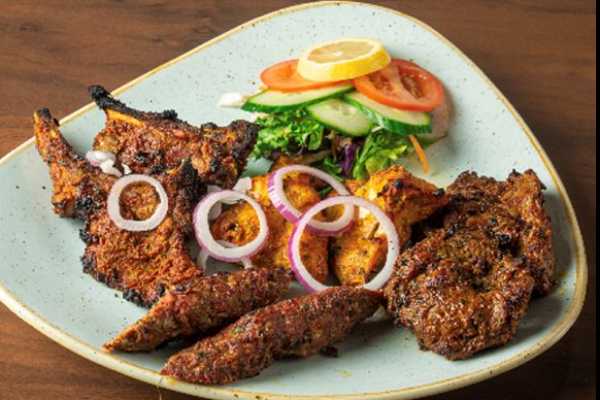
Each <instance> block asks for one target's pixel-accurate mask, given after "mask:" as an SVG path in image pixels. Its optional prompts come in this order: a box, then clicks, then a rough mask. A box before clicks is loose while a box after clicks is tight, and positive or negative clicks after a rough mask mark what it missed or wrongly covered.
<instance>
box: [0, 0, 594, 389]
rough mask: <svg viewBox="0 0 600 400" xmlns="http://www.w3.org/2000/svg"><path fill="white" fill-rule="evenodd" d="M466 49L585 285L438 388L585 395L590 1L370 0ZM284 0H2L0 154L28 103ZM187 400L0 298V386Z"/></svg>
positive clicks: (109, 76) (200, 38) (135, 69)
mask: <svg viewBox="0 0 600 400" xmlns="http://www.w3.org/2000/svg"><path fill="white" fill-rule="evenodd" d="M379 3H381V4H383V5H386V6H389V7H392V8H395V9H398V10H401V11H403V12H406V13H408V14H411V15H413V16H415V17H417V18H420V19H422V20H423V21H425V22H427V23H429V24H430V25H432V26H433V27H434V28H436V29H437V30H439V31H440V32H441V33H442V34H444V35H445V36H446V37H448V38H449V39H450V40H451V41H453V42H454V43H455V44H456V45H457V46H458V47H460V48H461V49H462V50H463V51H464V52H465V53H466V54H467V55H468V56H469V57H471V58H472V59H473V60H474V61H475V62H476V63H477V64H478V65H479V66H480V67H481V68H482V69H483V70H484V71H485V72H486V73H487V74H488V75H489V76H490V78H491V79H492V80H493V81H494V82H495V83H496V84H497V85H498V86H499V88H500V89H501V90H502V91H503V92H504V93H505V94H506V96H507V97H508V98H509V99H510V100H511V101H512V102H513V104H514V105H515V107H516V108H517V109H518V110H519V111H520V112H521V113H522V115H523V117H524V118H525V120H526V121H527V122H528V123H529V124H530V126H531V128H532V129H533V131H534V132H535V133H536V135H537V137H538V138H539V140H540V141H541V142H542V144H543V146H544V147H545V149H546V150H547V152H548V154H549V156H550V158H551V159H552V160H553V162H554V163H555V165H556V167H557V169H558V172H559V174H560V175H561V177H562V179H563V181H564V183H565V185H566V187H567V190H568V192H569V194H570V196H571V199H572V201H573V203H574V206H575V209H576V211H577V214H578V217H579V221H580V223H581V227H582V229H583V235H584V239H585V242H586V246H587V251H588V260H589V271H590V284H589V288H588V296H587V301H586V304H585V308H584V310H583V313H582V314H581V316H580V317H579V320H578V321H577V322H576V324H575V326H574V327H573V328H572V329H571V330H570V331H569V333H568V334H567V335H566V336H565V337H564V338H563V339H562V340H561V341H560V342H559V343H558V344H557V345H555V346H554V347H553V348H552V349H550V350H549V351H547V352H546V353H544V354H543V355H541V356H540V357H538V358H537V359H535V360H534V361H532V362H529V363H528V364H526V365H524V366H521V367H519V368H517V369H515V370H513V371H510V372H508V373H506V374H504V375H501V376H499V377H497V378H494V379H491V380H488V381H486V382H483V383H480V384H477V385H473V386H471V387H468V388H465V389H461V390H457V391H454V392H452V393H449V394H445V395H442V396H439V397H438V398H439V399H442V398H444V399H471V398H473V399H480V398H485V399H510V398H528V399H544V400H547V399H591V398H595V392H596V378H595V376H596V305H595V303H596V302H595V299H596V283H595V282H596V244H595V243H596V39H595V33H596V5H595V2H594V1H591V0H589V1H564V0H553V1H550V0H547V1H544V0H540V1H533V0H532V1H516V0H512V1H483V0H482V1H476V0H461V1H458V0H457V1H440V0H431V1H381V2H379ZM291 4H294V2H293V1H276V0H263V1H249V0H240V1H223V0H213V1H166V0H165V1H161V0H152V1H128V0H120V1H117V0H115V1H92V0H86V1H58V0H57V1H49V0H46V1H25V0H14V1H13V0H0V95H1V97H0V98H1V100H0V156H2V155H4V154H5V153H6V152H8V151H9V150H11V149H12V148H14V147H15V146H17V145H18V144H19V143H21V142H23V141H24V140H26V139H27V138H29V137H30V136H31V134H32V133H31V113H32V111H33V110H34V109H35V108H38V107H40V106H51V107H52V110H53V112H54V113H55V115H57V116H60V117H62V116H64V115H66V114H68V113H69V112H71V111H73V110H75V109H77V108H79V107H80V106H81V105H83V104H85V103H87V102H88V101H89V99H88V96H87V92H86V90H85V88H86V86H87V85H88V84H91V83H102V84H103V85H105V86H106V87H108V88H116V87H118V86H120V85H121V84H123V83H125V82H127V81H129V80H131V79H133V78H135V77H136V76H138V75H140V74H142V73H143V72H145V71H147V70H149V69H151V68H153V67H155V66H157V65H159V64H161V63H163V62H165V61H167V60H169V59H171V58H173V57H175V56H177V55H179V54H181V53H182V52H184V51H186V50H189V49H190V48H192V47H195V46H196V45H198V44H200V43H202V42H204V41H206V40H208V39H210V38H212V37H214V36H216V35H218V34H220V33H222V32H225V31H227V30H229V29H231V28H233V27H235V26H236V25H238V24H240V23H242V22H244V21H246V20H248V19H250V18H254V17H256V16H259V15H262V14H264V13H267V12H270V11H273V10H276V9H279V8H282V7H285V6H288V5H291ZM159 398H162V399H165V400H166V399H171V400H175V399H185V398H188V397H187V396H184V395H180V394H176V393H172V392H169V391H165V390H160V391H159V390H158V389H157V388H155V387H152V386H150V385H146V384H144V383H140V382H137V381H134V380H132V379H129V378H127V377H124V376H121V375H119V374H116V373H114V372H111V371H109V370H107V369H104V368H102V367H100V366H97V365H95V364H93V363H92V362H90V361H87V360H85V359H83V358H80V357H79V356H77V355H75V354H73V353H71V352H70V351H68V350H66V349H64V348H62V347H60V346H59V345H57V344H55V343H54V342H52V341H51V340H50V339H47V338H46V337H45V336H43V335H41V334H39V333H37V332H36V331H35V330H34V329H33V328H31V327H29V326H28V325H27V324H25V323H24V322H22V321H21V320H19V319H18V318H17V317H16V316H15V315H13V314H11V313H10V312H9V311H8V310H7V309H6V308H5V307H4V306H2V305H0V399H7V400H8V399H11V400H19V399H28V400H29V399H159Z"/></svg>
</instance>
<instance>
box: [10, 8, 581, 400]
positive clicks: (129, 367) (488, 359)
mask: <svg viewBox="0 0 600 400" xmlns="http://www.w3.org/2000/svg"><path fill="white" fill-rule="evenodd" d="M341 36H367V37H374V38H379V39H380V40H381V41H383V43H384V44H385V45H386V47H387V48H388V49H389V50H390V52H391V53H392V54H393V55H395V56H398V57H402V58H409V59H414V60H416V61H417V62H418V63H419V64H421V65H423V66H424V67H426V68H427V69H429V70H431V71H432V72H434V73H435V74H436V75H437V76H439V77H440V78H441V80H442V81H443V82H444V83H445V84H446V86H447V88H448V90H449V92H450V93H451V95H452V97H453V100H454V103H455V106H456V115H455V118H454V120H453V123H452V127H451V131H450V132H451V134H450V137H449V138H448V139H446V140H444V141H443V142H441V143H440V144H437V145H434V146H433V147H432V148H431V150H430V151H429V154H430V158H431V160H432V161H433V167H434V172H433V174H432V175H430V176H429V177H428V179H430V180H432V181H434V182H436V183H437V184H439V185H445V184H447V183H449V182H450V181H451V180H452V179H454V178H455V177H456V176H457V174H458V173H459V172H461V171H463V170H465V169H474V170H476V171H478V172H479V173H481V174H486V175H490V176H494V177H496V178H505V177H506V176H507V174H508V173H509V172H510V171H511V170H512V169H513V168H516V169H519V170H523V169H525V168H533V169H535V171H536V172H537V173H538V174H539V176H540V178H541V180H542V181H543V183H544V184H545V185H546V186H547V187H548V190H547V191H546V198H547V209H548V211H549V213H550V214H551V216H552V220H553V226H554V231H555V236H554V241H555V248H556V257H557V259H558V269H559V271H558V276H559V282H558V287H557V288H556V290H554V292H553V293H552V294H551V295H550V296H548V297H546V298H543V299H541V300H536V301H534V302H533V303H532V304H531V307H530V311H529V313H528V314H527V316H526V318H525V319H524V320H523V322H522V324H521V326H520V328H519V332H518V334H517V336H516V337H515V338H514V340H513V341H512V342H510V343H509V344H508V345H507V346H504V347H502V348H499V349H495V350H491V351H487V352H485V353H483V354H480V355H478V356H476V357H474V358H472V359H470V360H467V361H460V362H449V361H446V360H445V359H444V358H442V357H439V356H437V355H435V354H432V353H428V352H423V351H420V350H419V348H418V346H417V342H416V341H415V338H414V337H413V336H412V335H411V333H410V332H408V331H406V330H404V329H397V328H393V327H392V326H390V324H389V323H385V322H380V323H369V324H366V325H365V326H363V327H361V328H360V329H359V330H358V332H356V334H355V335H353V336H352V338H350V339H349V340H348V341H346V342H345V343H344V344H343V345H341V346H340V350H341V351H340V355H341V356H340V357H339V358H337V359H333V358H323V357H321V356H314V357H311V358H309V359H306V360H295V361H282V362H277V363H275V365H273V366H272V367H271V368H269V369H268V370H267V371H265V372H264V373H262V374H261V375H260V376H258V377H256V378H252V379H248V380H244V381H242V382H239V383H237V384H234V385H228V386H221V387H209V386H201V385H190V384H185V383H182V382H177V381H175V380H172V379H167V378H163V377H161V376H160V375H159V374H158V371H159V369H160V367H161V365H162V364H163V362H164V361H165V359H166V358H167V356H168V350H163V351H159V352H155V353H152V354H138V355H123V354H114V355H113V354H106V353H103V352H102V351H101V350H100V346H101V344H102V343H103V342H104V341H106V340H107V339H108V338H110V337H112V336H113V335H114V334H115V333H116V332H117V331H119V330H120V329H121V328H122V327H124V326H125V325H127V324H129V323H131V322H133V321H134V320H136V319H137V318H138V317H140V316H141V315H142V314H143V313H144V310H143V309H140V308H138V307H136V306H135V305H133V304H131V303H128V302H126V301H124V300H122V299H121V297H120V296H118V295H117V293H116V292H115V291H113V290H111V289H108V288H107V287H105V286H103V285H101V284H99V283H97V282H95V281H94V280H92V278H90V277H89V276H88V275H85V274H83V273H82V272H81V265H80V262H79V256H80V255H81V254H82V251H83V244H82V243H81V241H80V240H79V238H78V235H77V233H78V229H79V228H80V224H79V223H78V222H76V221H72V220H68V219H59V218H57V217H56V216H55V215H53V213H52V211H51V209H50V188H51V184H50V182H49V179H48V171H47V168H46V166H45V165H44V164H43V163H42V162H41V160H40V158H39V157H38V155H37V152H36V150H35V148H34V145H33V141H32V140H29V141H27V142H26V143H24V144H23V145H21V146H20V147H18V148H17V149H15V150H14V151H13V152H11V153H10V154H8V155H7V156H6V157H4V158H3V159H2V160H1V161H0V193H1V194H0V196H1V197H0V237H2V240H0V254H1V255H2V260H1V261H0V300H2V302H3V303H4V304H6V306H8V308H10V309H11V310H12V311H13V312H14V313H15V314H17V315H18V316H19V317H21V318H22V319H24V320H25V321H27V322H28V323H29V324H31V325H32V326H34V327H35V328H36V329H38V330H39V331H40V332H42V333H43V334H45V335H47V336H48V337H50V338H52V339H53V340H55V341H57V342H58V343H60V344H62V345H63V346H65V347H67V348H68V349H70V350H72V351H74V352H76V353H78V354H80V355H81V356H83V357H86V358H88V359H90V360H92V361H94V362H96V363H98V364H101V365H103V366H105V367H107V368H110V369H113V370H115V371H118V372H120V373H123V374H126V375H128V376H130V377H132V378H135V379H139V380H142V381H145V382H148V383H151V384H154V385H159V386H162V387H165V388H168V389H172V390H176V391H180V392H185V393H189V394H193V395H197V396H202V397H210V398H219V399H230V398H243V399H254V400H256V399H283V398H291V397H293V398H298V397H310V398H319V399H323V398H356V399H359V398H360V399H384V398H385V399H392V398H394V399H396V398H409V397H410V398H413V397H419V396H424V395H429V394H433V393H439V392H443V391H447V390H451V389H454V388H458V387H461V386H465V385H468V384H471V383H474V382H478V381H481V380H483V379H487V378H490V377H492V376H494V375H497V374H499V373H502V372H504V371H507V370H509V369H511V368H514V367H516V366H518V365H520V364H522V363H524V362H526V361H528V360H530V359H532V358H533V357H535V356H537V355H539V354H540V353H542V352H543V351H544V350H546V349H548V348H549V347H550V346H552V345H553V344H554V343H555V342H556V341H557V340H559V339H560V338H561V337H562V336H563V335H564V334H565V332H566V331H567V330H568V329H569V328H570V327H571V325H572V324H573V322H574V321H575V319H576V318H577V316H578V314H579V312H580V310H581V306H582V303H583V299H584V296H585V288H586V280H587V266H586V260H585V252H584V249H583V243H582V240H581V233H580V231H579V227H578V225H577V221H576V218H575V214H574V212H573V208H572V206H571V203H570V201H569V198H568V196H567V193H566V192H565V189H564V187H563V185H562V183H561V181H560V178H559V177H558V175H557V173H556V171H555V170H554V167H553V166H552V163H551V162H550V160H549V159H548V157H547V156H546V154H545V153H544V151H543V149H542V148H541V146H540V144H539V143H538V141H537V140H536V138H535V137H534V135H533V134H532V133H531V131H530V130H529V128H528V127H527V126H526V125H525V123H524V122H523V120H522V119H521V117H520V116H519V115H518V114H517V112H516V111H515V110H514V108H513V107H512V106H511V104H510V103H509V102H508V101H507V100H506V98H505V97H504V96H503V95H502V94H501V93H500V92H499V91H498V89H497V88H496V87H495V86H494V85H493V84H492V83H491V82H490V81H489V79H488V78H487V77H486V76H485V75H484V74H483V73H482V72H481V71H480V70H479V69H478V68H477V66H476V65H474V64H473V62H472V61H470V60H469V59H468V58H467V57H466V56H465V55H464V54H463V53H462V52H461V51H460V50H458V49H457V48H456V47H455V46H454V45H452V43H450V42H449V41H448V40H447V39H445V38H444V37H443V36H441V35H440V34H439V33H437V32H436V31H434V30H433V29H432V28H431V27H429V26H427V25H426V24H424V23H423V22H421V21H418V20H416V19H414V18H412V17H410V16H407V15H404V14H402V13H399V12H397V11H393V10H390V9H386V8H381V7H376V6H373V5H368V4H360V3H344V2H341V3H340V2H322V3H312V4H306V5H300V6H296V7H292V8H288V9H284V10H281V11H278V12H275V13H272V14H269V15H265V16H263V17H260V18H257V19H255V20H253V21H250V22H248V23H245V24H243V25H241V26H239V27H237V28H235V29H233V30H231V31H229V32H227V33H225V34H223V35H221V36H219V37H217V38H215V39H213V40H211V41H210V42H207V43H205V44H203V45H201V46H199V47H197V48H195V49H194V50H192V51H190V52H188V53H186V54H184V55H182V56H181V57H178V58H177V59H175V60H173V61H171V62H168V63H167V64H165V65H162V66H160V67H159V68H157V69H155V70H152V71H150V72H149V73H147V74H145V75H143V76H141V77H140V78H138V79H136V80H134V81H132V82H130V83H128V84H126V85H125V86H123V87H121V88H119V89H117V90H116V91H115V94H117V95H118V96H119V97H120V98H121V99H123V100H124V101H126V102H127V103H130V104H132V105H133V106H135V107H137V108H140V109H148V110H162V109H165V108H174V109H176V110H177V111H178V112H179V113H180V115H181V117H182V118H183V119H186V120H189V121H190V122H192V123H195V124H199V123H201V122H205V121H213V122H217V123H226V122H228V121H229V120H231V119H234V118H238V117H244V113H243V112H241V111H237V110H226V109H219V108H217V107H216V105H215V104H216V102H217V99H218V98H219V95H220V94H221V93H223V92H226V91H245V92H250V91H253V90H255V89H256V85H257V83H256V81H257V75H258V73H259V71H260V70H261V69H262V68H263V67H265V66H267V65H269V64H272V63H274V62H276V61H279V60H282V59H286V58H290V57H292V56H294V55H296V54H298V52H299V51H300V49H303V48H306V47H307V46H309V45H310V44H312V43H314V42H320V41H325V40H329V39H334V38H338V37H341ZM90 83H95V82H90ZM40 106H43V104H40ZM48 106H50V107H52V104H48ZM32 111H33V110H32ZM103 123H104V117H103V115H102V113H101V112H99V111H98V110H97V109H96V108H95V107H94V106H93V105H87V106H85V107H83V108H82V109H80V110H78V111H76V112H75V113H73V114H71V115H69V116H67V117H65V118H64V119H63V120H62V121H61V124H62V130H63V132H64V133H65V135H66V137H67V139H68V140H69V141H70V142H71V143H73V144H74V146H75V148H76V149H77V150H79V151H81V152H84V151H85V150H86V149H88V148H89V146H90V145H91V142H92V138H93V136H94V134H95V133H96V132H97V131H98V130H99V129H100V128H101V127H102V126H103ZM411 167H413V164H412V163H409V168H411ZM413 171H415V172H417V173H418V172H419V169H418V168H413Z"/></svg>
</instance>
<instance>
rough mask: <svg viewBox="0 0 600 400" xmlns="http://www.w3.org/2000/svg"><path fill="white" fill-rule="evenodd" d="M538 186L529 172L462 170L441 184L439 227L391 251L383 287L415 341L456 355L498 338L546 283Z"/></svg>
mask: <svg viewBox="0 0 600 400" xmlns="http://www.w3.org/2000/svg"><path fill="white" fill-rule="evenodd" d="M541 190H542V185H541V183H540V182H539V180H538V179H537V177H536V175H535V174H534V173H533V172H532V171H527V172H526V173H524V174H522V175H521V174H518V173H516V172H513V173H512V174H511V176H510V177H509V179H508V180H507V181H506V182H498V181H495V180H493V179H491V178H480V177H478V176H477V175H475V174H474V173H463V174H462V175H461V176H460V177H459V178H458V179H457V180H456V181H455V183H453V184H452V185H451V186H450V187H449V188H448V194H449V196H450V203H449V206H448V208H447V210H446V212H445V215H444V219H443V226H442V227H441V228H438V229H434V230H432V231H430V232H429V233H428V234H427V237H426V238H425V239H424V240H422V241H421V242H419V243H417V244H416V245H415V246H414V247H412V248H411V249H409V250H407V251H405V252H404V253H403V254H402V255H401V256H400V257H399V259H398V262H397V270H396V272H395V274H394V276H393V277H392V279H391V280H390V281H389V282H388V284H387V285H386V287H385V290H384V294H385V297H386V300H387V309H388V312H389V313H390V314H392V315H393V316H394V319H395V321H396V323H398V324H401V325H403V326H406V327H409V328H410V329H412V330H413V331H414V333H415V334H416V336H417V338H418V340H419V342H420V344H421V346H422V347H423V348H425V349H429V350H432V351H435V352H437V353H439V354H442V355H444V356H445V357H447V358H449V359H451V360H456V359H463V358H467V357H470V356H471V355H473V354H474V353H476V352H478V351H481V350H484V349H486V348H490V347H495V346H500V345H503V344H505V343H507V342H508V341H509V340H510V339H511V338H512V337H513V336H514V335H515V332H516V330H517V326H518V324H519V321H520V320H521V318H522V317H523V316H524V315H525V312H526V311H527V306H528V304H529V300H530V297H531V295H532V293H534V291H537V293H538V294H543V293H547V291H548V290H550V288H551V287H552V283H551V282H552V281H553V278H552V275H553V265H554V259H553V256H552V243H551V236H552V232H551V228H550V221H549V218H548V216H547V215H546V214H545V212H544V211H543V208H542V201H543V199H542V195H541ZM532 253H534V254H533V255H532Z"/></svg>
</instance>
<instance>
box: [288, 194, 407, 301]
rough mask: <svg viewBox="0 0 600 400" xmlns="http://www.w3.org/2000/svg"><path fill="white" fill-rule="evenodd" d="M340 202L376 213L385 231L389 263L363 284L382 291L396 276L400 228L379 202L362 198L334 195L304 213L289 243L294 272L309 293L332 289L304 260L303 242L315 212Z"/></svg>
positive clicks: (367, 287)
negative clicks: (304, 234)
mask: <svg viewBox="0 0 600 400" xmlns="http://www.w3.org/2000/svg"><path fill="white" fill-rule="evenodd" d="M339 204H343V205H346V206H349V207H350V208H353V207H352V206H357V207H361V208H364V209H366V210H368V211H369V212H371V214H373V216H374V217H375V218H376V219H377V221H378V222H379V225H380V227H381V229H382V231H383V232H384V233H385V235H386V237H387V246H388V247H387V257H386V259H385V264H384V265H383V268H381V271H379V272H378V273H377V275H375V277H374V278H373V279H371V281H369V282H367V283H366V284H364V285H363V287H364V288H365V289H369V290H379V289H381V288H382V287H383V285H385V283H386V282H387V281H388V280H389V279H390V277H391V276H392V272H393V271H394V263H395V262H396V258H398V255H399V254H400V243H399V241H398V233H397V232H396V228H395V226H394V223H393V222H392V220H391V219H390V218H389V217H388V216H387V215H386V214H385V213H384V212H383V211H382V210H381V209H380V208H379V207H377V206H376V205H375V204H373V203H371V202H370V201H368V200H365V199H363V198H361V197H356V196H336V197H331V198H329V199H326V200H323V201H321V202H319V203H317V204H315V205H314V206H312V207H311V208H310V209H309V210H308V211H307V212H306V213H305V214H304V215H303V216H302V218H301V219H300V220H299V221H298V223H297V224H296V226H295V227H294V231H293V232H292V237H291V239H290V241H289V243H288V257H289V259H290V262H291V264H292V271H294V275H296V279H297V280H298V282H300V284H301V285H302V286H303V287H304V288H305V289H306V290H307V291H309V292H320V291H322V290H325V289H327V288H329V286H326V285H323V284H322V283H321V282H319V281H317V280H316V279H315V278H313V277H312V275H310V273H309V272H308V270H307V269H306V266H305V265H304V263H303V262H302V257H301V255H300V241H301V238H302V234H303V233H304V230H305V229H306V228H307V225H308V223H309V221H311V219H312V218H313V217H314V216H315V215H317V214H318V213H319V212H321V211H323V210H324V209H326V208H328V207H332V206H336V205H339Z"/></svg>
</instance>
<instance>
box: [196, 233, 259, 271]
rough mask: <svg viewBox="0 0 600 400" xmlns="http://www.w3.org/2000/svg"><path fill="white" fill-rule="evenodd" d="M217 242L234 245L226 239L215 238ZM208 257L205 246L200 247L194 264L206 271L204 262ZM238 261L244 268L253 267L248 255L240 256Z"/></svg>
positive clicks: (227, 245)
mask: <svg viewBox="0 0 600 400" xmlns="http://www.w3.org/2000/svg"><path fill="white" fill-rule="evenodd" d="M217 243H219V244H222V245H223V246H225V247H229V248H231V247H235V245H234V244H233V243H230V242H228V241H226V240H217ZM208 257H210V254H208V251H206V249H205V248H201V249H200V252H199V253H198V257H196V264H197V265H198V266H199V267H200V268H201V269H202V271H206V267H207V264H206V262H207V261H208ZM240 263H241V264H242V265H243V266H244V269H250V268H254V264H252V260H250V257H244V258H242V259H241V260H240Z"/></svg>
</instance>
